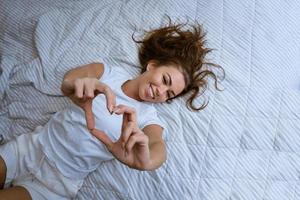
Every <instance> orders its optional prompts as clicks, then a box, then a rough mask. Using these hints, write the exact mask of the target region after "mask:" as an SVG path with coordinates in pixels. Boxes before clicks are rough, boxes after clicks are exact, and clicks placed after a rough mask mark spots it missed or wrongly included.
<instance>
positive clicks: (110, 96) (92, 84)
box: [61, 77, 116, 130]
mask: <svg viewBox="0 0 300 200" xmlns="http://www.w3.org/2000/svg"><path fill="white" fill-rule="evenodd" d="M61 89H62V91H63V93H64V94H65V95H66V96H68V97H69V98H70V99H71V100H72V101H73V102H74V103H75V104H76V105H78V106H80V107H81V108H82V109H83V110H84V112H85V117H86V122H87V127H88V129H89V130H93V129H94V128H95V119H94V114H93V111H92V102H93V99H94V98H95V97H96V96H97V95H98V94H100V93H102V94H104V95H105V97H106V106H107V109H108V111H109V112H110V113H112V112H113V109H114V107H115V105H116V96H115V94H114V92H113V91H112V90H111V88H110V87H109V86H108V85H106V84H104V83H102V82H100V81H99V80H98V79H96V78H90V77H85V78H77V79H75V80H73V81H68V80H64V81H63V83H62V88H61Z"/></svg>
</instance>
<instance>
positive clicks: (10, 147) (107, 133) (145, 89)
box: [0, 21, 220, 200]
mask: <svg viewBox="0 0 300 200" xmlns="http://www.w3.org/2000/svg"><path fill="white" fill-rule="evenodd" d="M185 28H186V25H184V24H172V23H171V21H170V22H169V24H168V25H167V26H165V27H162V28H159V29H155V30H152V31H149V32H147V33H146V35H145V36H144V38H143V39H142V40H141V41H136V40H135V39H134V41H135V42H137V43H138V44H140V48H139V59H140V63H141V66H142V73H141V74H140V75H139V76H137V77H135V78H133V79H131V80H128V77H126V76H124V75H123V73H121V72H120V71H118V69H117V68H115V67H111V68H110V66H108V65H106V64H105V63H92V64H88V65H85V66H81V67H77V68H75V69H73V70H70V71H69V72H67V73H66V74H65V77H64V80H63V83H62V87H61V89H62V92H63V93H64V94H65V95H66V96H68V97H69V98H70V99H71V100H72V101H73V102H74V104H72V105H70V107H68V108H66V109H65V110H63V111H60V112H57V113H56V114H55V115H54V116H53V117H52V118H51V119H50V120H49V122H48V123H47V124H46V125H45V126H44V127H38V128H37V129H36V130H35V131H34V132H33V133H29V134H23V135H21V136H19V137H18V138H17V139H16V140H14V141H11V142H9V143H7V144H5V145H4V146H2V147H0V155H1V157H0V184H2V185H4V184H5V185H6V186H8V185H9V184H12V185H13V187H10V188H7V189H4V190H1V191H0V199H25V200H27V199H71V198H73V197H75V196H76V194H77V192H78V190H79V189H80V187H81V185H82V183H83V180H84V178H85V177H86V176H87V175H88V173H90V172H92V171H94V170H95V169H96V168H97V167H98V166H99V165H100V164H101V162H103V161H106V160H110V159H113V158H116V159H118V160H119V161H120V162H122V163H124V164H125V165H127V166H129V167H131V168H134V169H138V170H154V169H156V168H158V167H159V166H161V165H162V164H163V162H164V161H165V160H166V148H165V144H164V141H163V139H162V134H163V124H162V123H161V121H160V120H159V118H158V117H157V113H156V110H155V108H154V107H153V105H152V104H153V103H163V102H170V101H171V100H172V99H174V98H177V97H179V96H183V95H186V94H189V95H190V96H189V98H188V100H187V106H188V107H189V108H190V109H192V110H201V109H203V108H204V107H205V106H206V104H203V105H202V106H200V107H199V108H197V107H195V106H194V105H193V101H194V99H195V98H196V97H197V96H198V95H199V94H201V93H202V92H203V91H204V90H205V88H206V86H207V77H208V76H211V77H212V78H213V79H214V80H215V84H216V83H217V77H216V75H215V74H214V72H213V68H214V67H216V68H220V67H218V66H217V65H214V64H212V63H205V62H204V57H205V55H206V54H207V53H208V52H210V49H207V48H205V47H204V43H205V41H204V34H203V32H202V29H201V26H199V25H198V24H195V25H191V27H190V29H185ZM99 79H100V81H99ZM215 86H216V88H217V85H215ZM98 94H100V95H98ZM102 94H104V95H102Z"/></svg>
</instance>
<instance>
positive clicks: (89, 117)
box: [83, 99, 95, 130]
mask: <svg viewBox="0 0 300 200" xmlns="http://www.w3.org/2000/svg"><path fill="white" fill-rule="evenodd" d="M92 106H93V103H92V99H90V100H88V101H87V102H86V103H85V104H84V105H83V110H84V112H85V119H86V124H87V128H88V129H89V130H92V129H94V128H95V119H94V113H93V110H92Z"/></svg>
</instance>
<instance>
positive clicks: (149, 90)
mask: <svg viewBox="0 0 300 200" xmlns="http://www.w3.org/2000/svg"><path fill="white" fill-rule="evenodd" d="M138 86H139V87H138V97H139V100H141V101H147V102H153V103H161V102H165V101H167V100H168V99H171V98H173V97H175V96H177V95H179V94H180V93H181V92H182V91H183V89H184V88H185V81H184V76H183V74H182V72H181V71H180V70H179V69H178V67H176V66H175V65H174V64H173V65H172V64H169V65H160V66H158V65H157V64H156V62H154V61H149V62H148V65H147V71H146V72H144V73H143V74H142V75H141V76H139V78H138Z"/></svg>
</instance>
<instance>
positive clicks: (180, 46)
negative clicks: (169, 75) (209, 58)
mask: <svg viewBox="0 0 300 200" xmlns="http://www.w3.org/2000/svg"><path fill="white" fill-rule="evenodd" d="M205 35H206V33H205V32H204V31H203V27H202V25H200V24H199V23H198V22H194V23H193V24H189V23H188V21H187V22H186V23H173V22H172V21H171V19H170V17H168V24H166V25H164V26H162V27H160V28H158V29H154V30H150V31H145V34H144V35H143V38H142V40H136V39H135V38H134V33H133V34H132V39H133V40H134V41H135V42H136V43H137V44H138V45H139V52H138V55H139V61H140V64H141V72H142V73H143V72H145V71H146V67H147V64H148V62H149V61H150V60H155V61H157V62H158V64H159V65H169V64H173V65H174V64H175V66H177V67H178V69H179V70H180V71H181V72H182V73H183V75H184V77H185V83H186V84H185V88H184V90H183V91H182V92H181V93H180V94H179V95H177V96H176V97H173V98H172V99H174V98H177V97H180V96H184V95H186V94H189V96H188V98H187V100H186V106H187V107H188V108H189V109H192V110H194V111H199V110H202V109H204V108H205V107H206V106H207V104H208V101H204V103H203V104H202V105H200V106H199V107H196V106H195V105H194V103H193V102H194V100H195V99H196V98H197V97H198V96H200V95H202V94H203V93H204V91H205V90H206V89H207V87H208V77H210V78H212V79H213V80H214V86H215V88H216V89H217V90H219V91H220V89H219V88H218V82H219V80H220V79H223V78H224V76H225V72H224V69H223V68H222V67H221V66H220V65H217V64H214V63H211V62H206V61H205V57H206V55H207V54H208V53H210V52H211V51H212V49H210V48H207V47H205V43H206V40H205ZM215 69H221V71H222V73H221V75H217V74H216V73H215V72H214V71H215ZM172 99H169V100H168V101H167V102H171V100H172Z"/></svg>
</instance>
